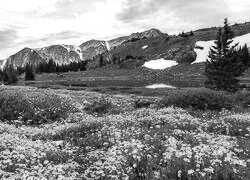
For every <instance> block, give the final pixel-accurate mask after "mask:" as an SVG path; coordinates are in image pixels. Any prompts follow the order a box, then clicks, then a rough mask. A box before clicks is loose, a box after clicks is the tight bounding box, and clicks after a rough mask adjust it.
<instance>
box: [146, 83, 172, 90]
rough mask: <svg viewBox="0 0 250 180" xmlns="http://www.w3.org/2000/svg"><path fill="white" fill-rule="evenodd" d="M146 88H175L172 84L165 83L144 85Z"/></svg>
mask: <svg viewBox="0 0 250 180" xmlns="http://www.w3.org/2000/svg"><path fill="white" fill-rule="evenodd" d="M146 88H148V89H159V88H172V89H174V88H176V87H174V86H171V85H167V84H152V85H149V86H146Z"/></svg>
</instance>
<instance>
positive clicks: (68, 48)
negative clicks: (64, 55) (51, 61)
mask: <svg viewBox="0 0 250 180" xmlns="http://www.w3.org/2000/svg"><path fill="white" fill-rule="evenodd" d="M60 46H62V47H64V48H65V49H67V51H68V52H69V51H70V47H68V46H65V45H64V44H60Z"/></svg>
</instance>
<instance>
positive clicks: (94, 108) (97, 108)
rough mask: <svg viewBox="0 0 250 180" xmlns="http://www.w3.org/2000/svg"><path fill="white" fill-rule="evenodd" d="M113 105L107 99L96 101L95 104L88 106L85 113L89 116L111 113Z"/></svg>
mask: <svg viewBox="0 0 250 180" xmlns="http://www.w3.org/2000/svg"><path fill="white" fill-rule="evenodd" d="M111 108H112V103H111V102H110V101H108V100H107V99H105V98H103V97H102V98H100V99H98V100H95V101H94V102H93V103H91V104H88V105H86V107H85V108H84V109H85V111H87V113H89V114H97V115H103V114H106V113H108V112H109V111H110V109H111Z"/></svg>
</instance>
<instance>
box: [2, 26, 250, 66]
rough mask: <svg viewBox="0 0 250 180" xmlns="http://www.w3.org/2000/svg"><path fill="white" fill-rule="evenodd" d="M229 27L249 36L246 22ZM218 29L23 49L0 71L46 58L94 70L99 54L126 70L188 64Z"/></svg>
mask: <svg viewBox="0 0 250 180" xmlns="http://www.w3.org/2000/svg"><path fill="white" fill-rule="evenodd" d="M231 27H232V30H233V31H234V33H235V36H236V37H237V36H242V35H245V34H248V33H250V22H246V23H242V24H234V25H232V26H231ZM218 28H219V27H211V28H204V29H199V30H196V31H192V33H191V32H186V33H185V32H183V33H180V35H168V34H167V33H163V32H161V31H160V30H158V29H150V30H147V31H144V32H137V33H133V34H131V35H129V36H123V37H118V38H115V39H112V40H109V41H104V40H90V41H87V42H84V43H82V44H81V45H79V46H74V45H64V44H60V45H51V46H47V47H43V48H38V49H31V48H28V47H26V48H24V49H22V50H20V51H19V52H17V53H15V54H13V55H11V56H9V57H8V58H7V59H6V60H0V68H4V67H5V66H7V65H9V64H13V65H14V66H15V67H24V66H25V65H26V64H27V63H30V64H33V65H37V64H39V63H41V62H48V61H49V60H50V59H52V60H53V61H55V62H56V63H57V64H60V65H61V64H69V63H70V62H79V61H86V60H92V64H91V63H90V66H89V67H91V68H95V66H98V62H95V61H98V58H96V57H99V55H100V54H102V57H103V58H104V61H105V62H109V63H110V62H113V61H116V60H119V61H120V62H122V63H121V67H126V68H133V67H136V66H138V65H142V64H143V63H144V62H145V61H149V60H154V59H161V58H163V59H166V60H173V61H176V62H177V63H179V64H183V63H189V64H190V63H192V62H194V61H195V60H196V58H197V51H196V49H197V48H198V49H199V48H203V47H199V46H197V44H198V42H201V41H212V40H214V39H215V37H216V34H217V31H218ZM249 46H250V44H249Z"/></svg>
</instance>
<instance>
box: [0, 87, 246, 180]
mask: <svg viewBox="0 0 250 180" xmlns="http://www.w3.org/2000/svg"><path fill="white" fill-rule="evenodd" d="M159 101H160V98H150V97H147V98H146V97H144V98H142V97H138V96H134V95H109V96H107V97H105V99H104V98H103V97H102V95H101V94H99V93H94V92H84V91H67V90H43V89H36V88H31V87H0V120H1V121H0V179H10V180H12V179H13V180H14V179H16V180H22V179H44V180H46V179H49V180H50V179H52V180H54V179H56V180H57V179H62V180H64V179H65V180H70V179H72V180H77V179H83V180H85V179H86V180H88V179H90V180H92V179H93V180H95V179H100V180H158V179H159V180H210V179H212V180H249V179H250V111H249V109H245V110H244V111H241V112H239V111H238V112H237V111H233V110H232V111H228V110H225V109H222V110H221V111H220V112H214V111H198V110H197V111H190V110H188V109H181V108H177V107H173V106H169V107H168V106H160V105H159V104H158V102H159ZM147 102H151V103H147Z"/></svg>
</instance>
